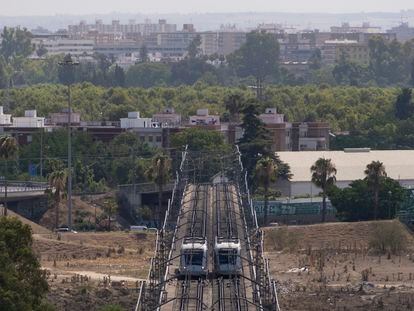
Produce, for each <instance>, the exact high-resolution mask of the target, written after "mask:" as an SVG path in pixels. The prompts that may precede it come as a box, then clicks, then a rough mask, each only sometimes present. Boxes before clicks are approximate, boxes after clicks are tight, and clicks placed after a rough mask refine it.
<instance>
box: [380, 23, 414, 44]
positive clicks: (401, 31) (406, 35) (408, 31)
mask: <svg viewBox="0 0 414 311" xmlns="http://www.w3.org/2000/svg"><path fill="white" fill-rule="evenodd" d="M387 33H389V34H394V35H395V36H396V39H397V40H398V41H400V42H403V43H404V42H407V41H410V40H412V39H414V27H410V26H409V24H408V23H401V24H400V25H399V26H397V27H393V28H391V29H390V30H388V31H387Z"/></svg>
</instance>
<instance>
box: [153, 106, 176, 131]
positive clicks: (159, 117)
mask: <svg viewBox="0 0 414 311" xmlns="http://www.w3.org/2000/svg"><path fill="white" fill-rule="evenodd" d="M152 120H153V121H154V122H157V123H159V125H160V126H161V127H178V126H180V125H181V114H178V113H175V110H174V108H170V107H168V108H165V109H164V110H163V111H162V112H160V113H156V114H154V115H153V116H152Z"/></svg>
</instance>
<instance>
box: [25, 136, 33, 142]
mask: <svg viewBox="0 0 414 311" xmlns="http://www.w3.org/2000/svg"><path fill="white" fill-rule="evenodd" d="M26 141H27V142H28V143H31V142H32V141H33V137H32V135H27V137H26Z"/></svg>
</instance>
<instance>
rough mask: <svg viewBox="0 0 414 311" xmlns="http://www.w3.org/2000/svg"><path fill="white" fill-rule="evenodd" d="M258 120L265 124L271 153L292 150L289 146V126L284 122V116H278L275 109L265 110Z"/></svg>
mask: <svg viewBox="0 0 414 311" xmlns="http://www.w3.org/2000/svg"><path fill="white" fill-rule="evenodd" d="M259 119H260V120H261V121H262V122H263V123H264V124H265V126H266V129H267V130H268V132H269V137H270V139H271V141H272V144H271V148H272V151H274V152H276V151H285V150H292V146H291V126H292V125H291V124H290V123H288V122H285V116H284V115H283V114H279V113H278V112H277V109H276V108H266V109H265V112H264V113H262V114H260V115H259Z"/></svg>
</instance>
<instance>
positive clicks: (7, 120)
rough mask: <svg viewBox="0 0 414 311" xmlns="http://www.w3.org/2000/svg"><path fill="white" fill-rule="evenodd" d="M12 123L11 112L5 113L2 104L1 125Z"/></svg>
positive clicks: (0, 108) (0, 107) (0, 112)
mask: <svg viewBox="0 0 414 311" xmlns="http://www.w3.org/2000/svg"><path fill="white" fill-rule="evenodd" d="M11 124H12V122H11V114H5V113H4V110H3V106H0V126H9V125H11Z"/></svg>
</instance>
